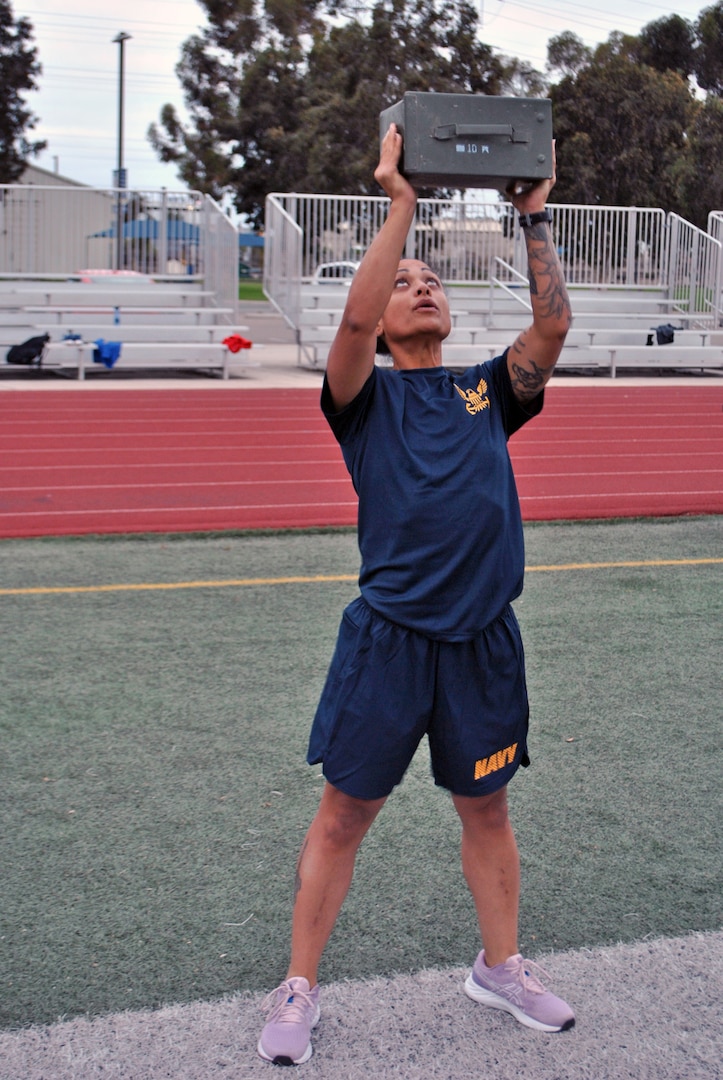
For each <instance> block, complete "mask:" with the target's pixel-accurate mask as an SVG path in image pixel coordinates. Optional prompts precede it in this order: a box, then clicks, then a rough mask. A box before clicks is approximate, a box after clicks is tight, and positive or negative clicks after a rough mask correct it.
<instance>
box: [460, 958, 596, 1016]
mask: <svg viewBox="0 0 723 1080" xmlns="http://www.w3.org/2000/svg"><path fill="white" fill-rule="evenodd" d="M530 968H534V969H535V970H536V971H538V972H539V973H540V974H541V975H542V976H543V977H544V978H547V979H549V975H548V974H547V972H546V971H544V969H543V968H541V967H540V966H539V964H533V963H532V962H531V961H530V960H523V959H522V957H521V956H520V954H519V953H518V954H517V955H516V956H511V957H510V958H509V960H505V962H504V963H503V964H496V965H495V967H487V964H486V963H485V954H484V949H483V950H482V952H481V953H480V954H479V956H478V957H477V959H476V961H475V965H474V967H473V968H472V973H471V974H470V976H469V977H468V979H467V981H466V982H465V984H464V991H465V993H466V994H467V995H468V997H471V998H472V1000H473V1001H480V1002H481V1003H482V1004H483V1005H490V1006H491V1007H492V1008H493V1009H504V1010H505V1012H508V1013H512V1015H513V1016H514V1017H515V1019H516V1020H519V1021H520V1023H521V1024H525V1026H526V1027H531V1028H536V1029H537V1030H538V1031H567V1030H568V1029H569V1028H571V1027H572V1026H573V1025H574V1023H575V1014H574V1012H573V1011H572V1009H571V1008H570V1006H569V1005H568V1004H567V1003H566V1002H565V1001H563V1000H562V998H559V997H555V995H554V994H551V993H550V991H549V990H545V988H544V986H543V985H542V983H541V982H540V981H539V979H538V978H536V976H535V975H534V974H532V973H531V972H530V970H529V969H530Z"/></svg>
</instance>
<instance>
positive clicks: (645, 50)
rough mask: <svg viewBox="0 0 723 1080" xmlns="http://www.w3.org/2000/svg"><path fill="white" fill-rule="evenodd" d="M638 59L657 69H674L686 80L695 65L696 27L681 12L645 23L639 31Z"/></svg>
mask: <svg viewBox="0 0 723 1080" xmlns="http://www.w3.org/2000/svg"><path fill="white" fill-rule="evenodd" d="M639 42H640V60H641V61H642V63H644V64H648V65H649V66H650V67H653V68H655V70H656V71H677V72H678V74H679V75H680V76H681V78H684V79H687V78H688V77H689V76H690V75H692V74H693V71H694V68H695V30H694V27H693V24H692V23H690V22H688V20H687V19H684V18H683V17H682V16H681V15H669V16H667V17H664V18H662V19H656V20H655V22H651V23H648V24H647V26H644V27H643V29H642V30H641V31H640V39H639Z"/></svg>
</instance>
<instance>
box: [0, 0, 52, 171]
mask: <svg viewBox="0 0 723 1080" xmlns="http://www.w3.org/2000/svg"><path fill="white" fill-rule="evenodd" d="M32 40H33V28H32V25H31V23H30V22H29V20H28V19H25V18H22V19H17V20H14V19H13V12H12V8H11V7H10V3H9V0H0V93H1V94H2V109H0V182H1V183H4V184H12V183H14V181H16V180H17V179H18V178H19V177H20V176H21V175H22V172H23V170H24V168H25V163H26V161H27V159H28V157H30V156H31V155H34V154H38V153H39V152H40V151H41V150H42V149H44V147H45V146H46V143H45V142H28V140H27V138H26V132H27V131H29V130H31V129H32V128H33V127H35V124H36V122H37V117H35V116H33V114H32V112H31V111H30V109H28V107H27V105H26V104H25V102H24V101H23V98H22V93H23V91H25V90H35V89H37V82H36V80H37V76H38V75H39V74H40V72H41V67H40V64H39V63H38V62H37V59H36V56H37V50H36V49H35V47H34V46H32V45H31V44H30V43H31V42H32Z"/></svg>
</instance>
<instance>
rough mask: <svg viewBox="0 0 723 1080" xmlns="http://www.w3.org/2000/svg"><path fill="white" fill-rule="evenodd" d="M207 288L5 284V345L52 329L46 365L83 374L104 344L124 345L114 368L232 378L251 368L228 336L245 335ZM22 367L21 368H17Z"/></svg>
mask: <svg viewBox="0 0 723 1080" xmlns="http://www.w3.org/2000/svg"><path fill="white" fill-rule="evenodd" d="M213 299H214V294H213V293H211V292H207V291H204V290H203V289H201V288H200V287H194V286H193V285H187V284H185V283H183V284H180V285H177V286H176V285H160V284H155V283H147V284H144V285H142V286H138V287H136V286H134V285H132V284H131V283H129V282H124V283H123V284H120V283H118V282H113V281H109V282H107V283H106V282H102V283H100V284H97V283H96V284H93V285H89V284H85V283H80V282H77V283H63V284H55V283H53V284H50V283H47V284H39V285H31V284H28V283H25V282H24V283H22V284H20V283H13V282H3V283H2V285H0V349H3V351H4V352H5V353H7V349H8V347H9V346H11V345H14V344H20V343H21V342H22V341H24V340H27V339H28V338H31V337H36V336H40V335H43V334H47V335H48V336H49V339H50V340H49V342H48V344H47V345H46V347H45V350H44V353H43V357H42V366H43V368H45V369H47V370H52V371H55V372H57V373H59V374H70V375H74V376H75V377H76V378H78V379H84V378H85V377H86V374H87V373H88V372H89V371H98V370H107V365H106V366H105V367H104V366H99V360H100V357H99V353H98V348H97V344H96V343H97V342H98V341H99V340H101V339H102V340H103V341H104V342H111V341H112V342H117V343H120V355H119V356H118V359H117V361H116V362H115V363H114V364H113V370H118V371H123V370H130V369H133V370H139V369H183V370H193V371H203V372H205V373H208V374H213V375H218V376H220V377H221V378H224V379H227V378H229V376H230V375H231V373H232V372H233V371H235V370H237V369H239V368H244V367H249V366H252V362H251V361H250V359H249V354H248V351H247V350H244V351H239V352H232V351H231V350H230V349H229V348H228V347H227V346H226V345H225V344H224V339H226V338H229V337H232V336H233V335H239V336H243V334H244V331H246V330H247V327H245V326H241V325H237V324H234V323H233V322H232V317H233V314H234V312H233V309H231V308H219V307H216V306H214V304H213ZM17 370H20V369H17Z"/></svg>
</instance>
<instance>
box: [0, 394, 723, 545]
mask: <svg viewBox="0 0 723 1080" xmlns="http://www.w3.org/2000/svg"><path fill="white" fill-rule="evenodd" d="M722 407H723V384H721V385H720V386H705V385H703V386H696V385H694V384H693V385H687V386H680V385H667V386H666V385H664V384H661V383H658V382H656V383H652V382H651V383H650V384H647V385H644V386H623V385H620V386H605V387H601V386H595V385H594V384H593V385H590V384H587V385H582V384H581V385H580V386H579V387H570V386H555V385H554V384H553V386H552V387H550V388H549V389H548V391H547V400H546V404H545V409H544V411H543V413H542V415H541V416H540V417H539V418H538V419H536V420H534V421H533V422H532V423H530V424H529V425H527V427H525V428H524V429H523V430H522V431H520V432H519V433H518V434H517V435H515V436H514V437H513V438H512V439H511V441H510V453H511V456H512V460H513V463H514V466H515V472H516V475H517V483H518V488H519V492H520V501H521V505H522V513H523V517H524V518H525V519H526V520H528V521H535V520H538V521H539V520H555V519H558V518H563V519H582V518H601V517H602V518H604V517H638V516H660V515H668V514H670V515H678V514H709V513H710V514H720V513H723V410H722ZM470 510H471V512H472V511H473V510H474V508H473V507H472V505H471V506H470ZM355 523H356V495H355V493H354V489H353V487H352V484H351V481H350V479H349V476H348V474H347V471H346V468H345V466H344V463H343V461H342V458H341V453H340V451H339V448H338V446H337V445H336V442H335V440H334V438H333V436H332V434H331V432H330V430H329V428H328V426H327V424H326V421H325V420H324V418H323V417H322V415H321V412H320V411H319V394H318V391H316V390H291V389H283V390H282V389H278V390H273V389H271V390H266V389H253V390H249V389H244V388H236V387H228V388H226V387H225V388H223V389H206V388H204V389H192V388H189V389H182V390H176V389H162V390H156V389H153V390H151V389H142V388H141V389H137V388H133V389H125V388H120V387H113V388H112V389H103V390H96V389H77V390H76V389H65V388H64V389H63V390H22V391H19V392H15V391H12V392H11V391H8V392H3V391H2V390H1V389H0V537H13V536H18V537H22V536H28V537H29V536H48V535H71V534H88V533H124V532H192V531H198V530H201V531H205V530H215V529H260V528H277V527H278V528H289V527H291V528H294V527H298V528H303V527H306V526H324V525H354V524H355Z"/></svg>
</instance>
